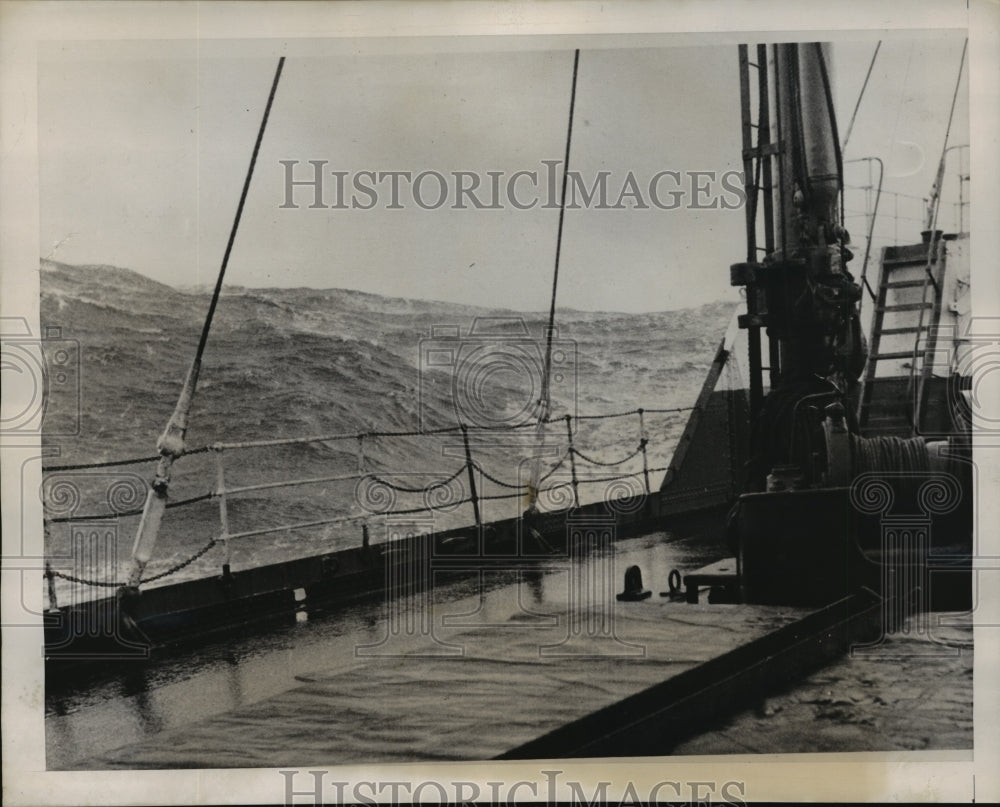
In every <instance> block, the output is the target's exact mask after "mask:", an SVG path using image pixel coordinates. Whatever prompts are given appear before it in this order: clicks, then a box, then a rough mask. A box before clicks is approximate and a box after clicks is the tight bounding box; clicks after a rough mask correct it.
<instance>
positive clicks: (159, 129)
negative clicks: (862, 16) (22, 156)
mask: <svg viewBox="0 0 1000 807" xmlns="http://www.w3.org/2000/svg"><path fill="white" fill-rule="evenodd" d="M873 37H874V38H873ZM876 39H877V35H872V34H869V35H867V36H866V38H864V39H857V38H855V39H853V40H851V39H848V40H844V39H843V38H839V39H838V40H837V42H836V44H835V46H834V49H833V53H834V57H833V59H834V63H833V73H834V81H835V88H836V104H837V112H838V117H839V119H840V127H841V134H842V135H843V133H844V132H845V130H846V127H847V122H848V120H849V118H850V115H851V111H852V109H853V107H854V104H855V101H856V100H857V97H858V92H859V90H860V88H861V84H862V82H863V80H864V75H865V71H866V70H867V67H868V63H869V60H870V58H871V54H872V51H873V49H874V46H875V41H876ZM702 41H704V38H702ZM962 41H963V40H962V37H961V35H960V34H958V33H955V32H932V33H929V34H927V35H924V36H914V35H912V34H908V35H906V36H898V35H897V36H894V37H891V38H889V39H887V40H886V41H885V42H884V43H883V45H882V48H881V51H880V53H879V57H878V61H877V62H876V67H875V70H874V72H873V74H872V79H871V82H870V84H869V87H868V90H867V92H866V95H865V97H864V100H863V102H862V106H861V110H860V113H859V116H858V121H857V123H856V124H855V127H854V130H853V133H852V135H851V140H850V143H849V145H848V148H847V153H846V154H845V159H851V158H852V157H860V156H867V155H878V156H881V157H882V158H883V159H884V160H886V167H887V176H886V180H885V188H886V190H887V191H898V192H901V193H905V194H911V195H914V196H926V195H927V193H928V192H929V189H930V186H931V183H932V181H933V177H934V173H935V170H936V167H937V160H938V157H939V154H940V150H941V146H942V142H943V138H944V132H945V125H946V122H947V116H948V106H949V103H950V100H951V95H952V91H953V89H954V82H955V78H956V75H957V71H958V66H959V58H960V54H961V50H962ZM576 44H580V45H581V47H582V53H581V57H580V67H579V77H578V85H577V97H576V110H575V115H574V129H573V140H572V151H571V156H570V167H571V169H573V170H575V171H579V172H580V174H581V177H583V178H584V180H585V181H586V182H587V183H588V184H590V183H591V182H592V181H593V180H594V178H595V177H596V176H597V174H598V172H599V171H602V170H603V171H609V172H611V174H610V176H609V178H608V188H609V197H610V201H611V202H612V203H613V202H614V201H615V200H617V198H618V196H619V193H620V191H621V189H622V187H623V184H624V183H625V181H626V178H627V175H628V173H629V172H631V173H632V174H633V175H634V176H635V177H636V178H637V180H638V185H639V187H640V189H641V191H642V193H643V195H644V196H647V197H648V182H649V181H650V179H651V178H652V177H653V176H654V175H655V174H657V172H660V171H679V172H690V171H715V172H717V173H718V174H720V175H721V174H723V173H724V172H726V171H736V170H740V169H741V167H742V165H741V162H740V141H739V85H738V80H737V78H738V74H737V55H736V48H735V47H734V46H732V45H725V46H721V45H718V46H712V45H698V46H691V47H664V48H641V49H631V50H630V49H620V48H616V49H605V48H601V47H600V46H599V45H600V43H597V42H593V41H590V40H585V41H582V42H579V43H577V42H570V41H567V43H566V47H565V49H552V48H551V47H547V49H545V50H536V49H532V48H531V46H530V45H525V44H524V40H519V41H518V43H517V44H514V41H513V40H512V41H510V42H505V43H503V44H500V45H498V44H497V43H496V41H495V40H484V41H483V42H482V44H476V45H475V47H473V46H471V45H470V43H469V42H468V41H465V42H461V41H459V40H454V39H441V40H435V41H429V40H424V41H422V42H419V43H416V44H411V45H410V46H407V45H406V43H400V42H399V41H396V42H393V43H392V48H393V50H390V49H389V47H388V46H386V45H385V44H383V43H380V42H378V41H375V42H372V41H366V42H364V43H360V42H350V41H343V40H340V41H324V42H316V41H312V42H309V41H306V42H296V43H293V44H288V43H281V42H267V41H262V42H209V41H200V42H199V41H188V42H176V41H166V42H157V41H145V42H142V43H128V42H108V43H55V44H49V45H46V46H45V47H43V48H42V51H41V54H40V61H39V153H40V158H39V160H40V166H39V171H40V191H41V244H40V249H41V255H42V257H51V258H53V259H55V260H60V261H65V262H68V263H106V264H113V265H117V266H124V267H128V268H130V269H134V270H136V271H138V272H141V273H143V274H145V275H148V276H150V277H153V278H156V279H158V280H162V281H164V282H167V283H171V284H174V285H192V284H199V283H200V284H208V283H212V282H214V279H215V276H216V273H217V271H218V267H219V263H220V261H221V258H222V254H223V251H224V247H225V242H226V239H227V237H228V234H229V228H230V226H231V223H232V218H233V214H234V212H235V208H236V203H237V200H238V198H239V192H240V188H241V186H242V182H243V178H244V174H245V171H246V167H247V163H248V161H249V156H250V152H251V149H252V146H253V141H254V138H255V136H256V132H257V127H258V125H259V122H260V117H261V114H262V111H263V107H264V103H265V101H266V98H267V92H268V89H269V87H270V83H271V80H272V77H273V73H274V68H275V66H276V62H277V57H278V56H279V55H281V54H284V55H286V56H287V62H286V64H285V68H284V72H283V75H282V78H281V83H280V85H279V88H278V92H277V96H276V99H275V102H274V107H273V110H272V113H271V119H270V122H269V125H268V129H267V132H266V135H265V138H264V143H263V146H262V149H261V152H260V156H259V159H258V164H257V171H256V174H255V177H254V181H253V185H252V188H251V191H250V195H249V198H248V200H247V205H246V210H245V213H244V217H243V222H242V225H241V229H240V232H239V234H238V236H237V240H236V245H235V248H234V251H233V255H232V258H231V262H230V267H229V273H228V275H227V283H229V284H231V285H246V286H312V287H324V288H328V287H343V288H351V289H360V290H363V291H368V292H374V293H378V294H387V295H394V296H403V297H417V298H430V299H444V300H452V301H457V302H464V303H472V304H481V305H494V306H504V307H509V308H513V309H517V310H540V309H544V308H547V305H548V295H549V291H550V285H551V273H552V267H553V259H554V255H555V241H556V229H557V219H558V211H557V210H555V209H542V208H541V207H540V204H541V203H542V202H544V201H545V196H546V189H545V187H544V185H545V170H546V169H545V166H544V165H543V164H542V161H543V160H561V159H562V157H563V152H564V149H565V139H566V124H567V116H568V110H569V99H570V86H571V77H572V63H573V52H572V47H573V46H574V45H576ZM400 50H401V51H402V52H400ZM407 51H409V52H407ZM967 93H968V82H967V79H963V83H962V89H961V92H960V95H959V102H958V106H957V108H956V113H955V122H954V124H953V129H952V136H951V140H950V142H951V143H953V144H957V143H966V142H968V95H967ZM282 160H298V161H299V162H300V165H299V166H297V167H296V169H295V170H296V178H300V179H301V178H307V177H309V176H311V172H312V168H311V167H310V166H309V165H308V161H310V160H322V161H326V163H327V164H326V166H325V170H326V171H332V170H339V171H346V172H348V179H347V182H348V188H347V190H348V191H349V192H350V190H351V189H350V182H351V181H352V177H353V175H354V174H356V173H357V172H361V171H376V172H379V171H381V172H385V171H409V172H411V173H412V174H413V175H416V174H419V173H420V172H424V171H436V172H439V173H440V174H442V175H444V176H445V177H446V179H448V181H449V183H450V185H451V187H449V189H448V197H447V199H446V203H445V204H444V206H443V207H441V208H439V209H437V210H428V209H423V208H421V207H420V206H418V205H417V204H415V203H414V201H413V197H412V193H411V192H409V191H408V190H407V186H405V185H404V187H403V191H402V192H401V194H400V203H401V205H402V209H387V206H388V204H389V198H388V197H389V194H388V190H389V185H388V183H387V182H383V183H381V184H379V185H378V186H377V189H378V192H379V201H378V203H377V204H376V205H375V207H374V208H373V209H371V210H359V209H346V210H345V209H329V208H323V209H310V208H309V207H308V205H309V204H310V203H312V202H313V200H314V197H313V195H312V191H311V189H309V188H298V189H296V190H295V195H294V201H295V202H297V203H298V204H299V207H298V209H283V208H282V204H283V202H284V201H285V194H286V187H285V172H286V170H287V169H286V167H285V166H283V165H282V163H281V161H282ZM848 168H849V173H848V182H851V183H855V184H860V183H861V182H862V181H863V180H864V179H866V175H865V174H864V172H863V171H864V169H862V168H861V167H853V168H852V167H850V166H849V167H848ZM522 170H523V171H537V172H539V174H540V179H539V181H540V184H541V185H542V187H541V189H540V190H539V191H538V192H535V193H534V194H532V192H531V191H530V188H529V185H528V184H527V181H526V180H522V182H521V184H520V185H519V186H518V188H519V198H520V200H521V201H522V202H525V201H530V200H531V199H533V198H538V200H539V205H537V206H536V207H534V208H533V209H530V210H516V209H512V208H511V207H510V206H509V205H506V204H505V209H501V210H476V209H472V208H471V207H470V208H469V209H463V210H455V209H452V208H451V205H452V204H453V203H454V202H455V191H454V179H452V178H451V173H452V172H455V171H469V172H474V173H475V174H477V175H478V176H480V177H481V178H482V179H483V181H484V183H485V182H486V181H487V179H488V177H487V172H490V171H493V172H502V179H501V183H502V184H501V186H500V187H501V189H502V188H503V187H505V184H506V182H507V181H508V179H509V178H510V177H511V176H512V175H513V174H514V173H515V172H517V171H522ZM956 171H957V164H956V165H955V167H954V168H951V169H949V173H948V180H947V183H948V184H950V188H949V187H947V185H946V196H947V197H948V199H949V200H951V199H954V198H956V195H957V183H956V180H955V173H956ZM684 182H686V180H684V179H682V183H684ZM672 183H673V179H672V177H668V178H667V180H665V181H664V183H663V184H661V185H660V186H659V187H660V188H661V189H663V190H664V191H669V190H672V189H675V188H676V187H677V186H676V185H675V184H672ZM709 186H710V193H721V188H720V187H719V186H718V185H712V184H711V182H710V181H709ZM422 189H423V190H424V197H425V202H426V201H427V198H428V197H429V199H430V203H433V202H434V201H435V197H437V196H438V186H437V184H436V182H433V181H432V182H427V183H425V184H424V185H422ZM680 189H681V190H682V191H684V193H685V196H684V199H683V201H684V204H682V206H681V207H680V208H679V209H674V210H662V209H657V208H656V207H655V206H652V205H651V207H650V209H645V210H642V209H626V210H620V209H619V210H608V209H577V210H568V211H567V213H566V218H565V232H564V240H563V253H562V264H561V270H560V272H561V274H560V288H559V303H560V304H561V305H565V306H572V307H575V308H582V309H599V310H621V311H648V310H662V309H669V308H676V307H681V306H687V305H694V304H698V303H701V302H706V301H709V300H713V299H718V298H720V297H724V296H729V295H732V293H733V292H732V291H731V290H730V289H729V287H728V274H729V273H728V266H729V264H730V263H733V262H735V261H739V260H742V259H743V258H744V257H745V255H744V251H745V246H744V218H743V216H744V214H743V211H742V210H739V209H730V210H726V209H722V207H721V206H720V208H718V209H702V210H692V209H687V207H688V205H687V203H688V202H690V201H691V199H692V191H691V189H690V186H689V185H684V184H682V186H681V188H680ZM479 195H480V198H485V199H486V200H487V201H489V194H488V193H484V191H483V190H482V189H480V191H479ZM666 195H667V194H666V193H664V196H666ZM336 197H337V194H336V186H335V183H334V180H333V179H332V178H329V179H328V180H327V182H326V184H325V187H324V200H323V201H324V202H325V203H326V204H334V203H335V202H336V201H337V199H336ZM352 198H360V200H361V201H362V202H363V203H368V202H369V201H370V199H369V197H367V196H361V197H357V194H354V196H353V197H352ZM726 198H727V199H728V200H730V201H731V200H732V198H733V197H732V195H731V194H729V195H728V196H727V197H726ZM703 199H704V197H703ZM348 201H350V199H348ZM646 201H647V202H649V201H650V200H649V199H648V198H647V199H646ZM882 205H883V207H882V210H883V212H886V213H888V212H889V211H891V209H892V201H891V197H883V202H882ZM848 208H849V212H851V211H857V212H861V211H863V209H864V198H863V196H862V195H861V194H856V195H855V196H854V197H849V198H848ZM899 212H900V214H901V215H903V216H907V217H913V218H915V217H917V216H919V214H920V205H919V202H916V201H913V200H910V201H907V200H906V199H905V198H903V199H901V200H900V207H899ZM941 217H942V218H941V221H942V224H943V225H944V228H945V229H952V227H953V225H952V221H953V212H952V209H951V207H950V206H946V207H945V208H942V213H941ZM848 225H849V228H850V229H851V230H852V234H855V235H861V233H862V231H863V230H864V222H863V220H862V219H859V218H853V219H851V220H849V221H848ZM898 229H899V232H900V237H901V240H903V241H910V240H916V239H917V238H918V237H919V236H918V235H917V233H918V231H919V229H920V227H919V223H918V222H917V221H914V220H912V218H906V219H901V220H900V221H899V222H898ZM892 233H893V223H892V220H891V218H886V219H883V221H882V224H881V227H880V234H881V235H883V236H886V237H891V236H892ZM855 240H856V241H857V240H859V239H857V238H856V239H855ZM858 263H860V258H859V261H858Z"/></svg>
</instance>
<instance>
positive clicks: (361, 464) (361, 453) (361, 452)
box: [358, 433, 365, 476]
mask: <svg viewBox="0 0 1000 807" xmlns="http://www.w3.org/2000/svg"><path fill="white" fill-rule="evenodd" d="M364 475H365V435H364V433H362V434H359V435H358V476H364Z"/></svg>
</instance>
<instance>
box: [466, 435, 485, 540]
mask: <svg viewBox="0 0 1000 807" xmlns="http://www.w3.org/2000/svg"><path fill="white" fill-rule="evenodd" d="M462 442H463V443H465V468H466V470H467V471H468V472H469V498H470V499H471V500H472V512H473V514H474V515H475V517H476V527H482V525H483V521H482V518H481V516H480V515H479V496H478V495H477V494H476V472H475V466H474V465H473V464H472V449H471V448H469V430H468V428H467V427H466V425H465V424H464V423H463V424H462Z"/></svg>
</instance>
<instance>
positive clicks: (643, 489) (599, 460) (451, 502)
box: [43, 406, 695, 607]
mask: <svg viewBox="0 0 1000 807" xmlns="http://www.w3.org/2000/svg"><path fill="white" fill-rule="evenodd" d="M694 408H695V407H692V406H683V407H670V408H638V409H632V410H628V411H624V412H613V413H608V414H566V415H561V416H558V417H551V418H547V419H545V420H544V421H543V423H542V425H543V427H544V426H550V425H557V424H560V423H561V424H562V425H563V426H564V430H565V435H566V437H565V441H564V442H565V450H564V451H562V452H561V454H560V455H559V456H557V457H555V458H554V459H555V461H554V463H553V464H552V465H551V467H549V468H548V470H546V471H545V472H544V473H540V474H539V476H538V479H537V482H535V483H534V487H535V488H536V489H535V490H534V491H532V490H531V489H532V487H533V484H532V483H531V482H520V481H518V482H512V481H509V480H505V479H503V478H501V477H500V476H499V475H497V474H495V473H492V472H491V471H490V470H488V469H487V468H486V464H485V462H483V461H482V459H481V458H477V457H476V456H475V455H474V451H473V448H472V444H471V443H470V440H469V436H470V435H476V434H491V433H493V434H495V433H497V432H512V431H527V430H531V429H534V430H537V429H538V427H539V422H538V421H537V420H533V421H530V422H524V423H518V424H511V425H500V426H463V425H456V426H447V427H442V428H437V429H422V430H410V431H386V430H382V431H364V432H351V433H333V434H319V435H311V436H300V437H287V438H276V439H268V440H244V441H235V442H216V443H211V444H208V445H203V446H199V447H195V448H192V449H190V450H187V451H185V452H184V455H183V457H187V456H193V455H200V454H211V455H212V456H213V457H214V465H215V484H214V486H213V489H212V490H210V491H208V492H206V493H202V494H198V495H194V496H189V497H186V498H180V499H174V500H171V501H169V502H168V503H167V508H168V509H176V508H185V507H190V506H192V505H195V504H198V503H202V502H206V501H211V500H215V501H217V502H218V505H219V512H218V519H219V530H218V532H217V534H216V535H215V536H214V537H212V538H211V539H210V540H209V541H208V542H207V543H206V544H205V545H204V546H202V547H200V548H199V549H198V550H197V551H196V552H194V553H192V554H191V555H189V556H187V557H185V558H184V559H183V560H181V561H179V562H177V563H175V564H173V565H172V566H170V568H168V569H166V570H164V571H161V572H159V573H158V574H155V575H152V576H149V577H146V578H144V579H143V580H142V583H144V584H148V583H152V582H154V581H157V580H161V579H163V578H165V577H168V576H170V575H173V574H175V573H177V572H179V571H181V570H182V569H184V568H186V567H188V566H190V565H191V564H192V563H194V562H195V561H197V560H198V559H200V558H201V557H202V556H203V555H205V554H206V553H208V552H209V551H210V550H212V549H214V548H215V547H217V546H221V547H222V550H223V561H222V563H223V568H224V570H228V569H229V565H230V562H231V560H232V547H231V542H233V541H241V540H246V539H251V538H256V537H260V536H264V535H273V534H276V533H288V532H296V531H302V530H308V529H312V528H317V527H336V526H348V525H352V524H355V525H356V524H366V522H367V521H369V520H371V519H372V518H373V517H374V516H408V515H415V514H420V513H433V512H435V511H438V510H441V511H444V512H454V511H455V510H456V509H457V508H458V507H461V506H464V505H471V506H472V515H473V522H474V523H475V525H476V526H477V527H481V526H482V524H483V520H482V516H481V509H480V503H481V502H484V501H502V500H511V499H518V498H520V499H523V500H525V501H526V502H529V501H533V500H534V501H537V500H540V499H545V498H546V494H548V497H549V498H551V499H552V500H553V501H555V502H556V505H557V506H556V507H555V508H554V509H557V510H558V509H562V506H570V507H579V506H580V504H581V494H580V487H581V486H582V485H592V484H605V485H608V484H609V483H616V482H621V481H622V480H641V482H637V483H636V484H634V485H631V486H620V487H619V489H618V490H617V491H616V492H617V493H618V494H619V495H623V494H624V495H625V496H626V497H627V496H628V494H631V495H633V496H635V497H643V496H648V495H649V494H650V493H651V492H652V487H651V482H650V478H651V476H652V475H654V474H659V473H665V472H666V470H667V466H662V467H650V464H649V450H650V439H649V430H648V429H647V417H648V416H650V415H680V414H684V413H687V412H690V411H691V410H692V409H694ZM629 417H636V418H637V426H638V429H637V432H636V434H637V438H638V439H637V441H636V442H635V443H632V444H631V445H630V446H629V447H628V449H627V450H626V451H625V453H624V454H623V455H621V456H619V457H617V458H614V459H605V458H603V456H602V457H598V456H595V453H596V451H607V450H608V448H610V447H611V446H607V445H604V446H600V447H596V448H590V447H588V448H587V449H586V450H584V449H581V448H580V447H578V445H577V441H578V439H579V433H580V425H581V423H584V422H590V421H604V420H613V419H622V418H629ZM449 434H452V435H456V436H458V435H460V436H461V437H462V438H463V446H464V461H462V462H461V464H460V465H459V466H458V467H457V468H456V469H455V470H454V471H453V472H451V473H450V474H442V473H434V474H433V475H430V474H428V475H426V476H432V478H431V481H429V482H428V483H427V484H423V485H418V486H413V485H405V484H400V483H399V482H397V481H393V476H394V472H393V471H392V470H391V469H382V468H372V467H369V460H370V458H366V455H365V445H366V443H367V442H371V441H372V440H375V439H382V438H425V437H431V436H442V435H449ZM348 441H354V442H355V443H356V447H357V470H356V471H354V472H349V473H348V472H340V473H336V474H324V475H319V476H308V477H301V478H294V479H281V480H275V481H267V482H256V483H253V484H242V485H233V486H230V485H228V484H227V482H226V471H227V467H226V466H227V459H228V458H232V457H233V455H234V454H239V453H240V452H244V451H249V450H256V449H268V448H275V447H281V446H289V445H303V444H321V443H334V442H348ZM157 459H158V456H155V455H154V456H147V457H132V458H125V459H121V460H107V461H100V462H91V463H76V464H64V465H52V466H48V467H46V468H43V475H45V476H46V477H47V479H48V480H53V478H54V475H56V474H68V473H69V472H71V471H90V470H93V469H101V468H113V467H127V466H131V465H139V464H144V463H150V462H155V461H156V460H157ZM550 459H552V458H550ZM639 460H641V467H635V469H634V470H626V469H625V466H626V465H627V464H628V463H630V462H633V461H635V464H636V466H638V465H640V463H639V462H638V461H639ZM238 461H239V460H238V459H237V460H236V462H238ZM578 463H579V464H580V465H581V466H586V467H589V468H591V469H593V470H595V471H596V473H597V474H599V475H593V476H589V475H587V474H581V473H580V472H579V471H580V467H579V466H578ZM600 469H607V470H606V472H604V473H601V470H600ZM611 469H614V470H613V471H612V470H611ZM559 470H564V472H565V471H568V474H569V479H568V481H567V480H566V479H564V478H563V479H556V480H554V481H553V477H554V476H555V474H556V473H557V472H558V471H559ZM463 474H465V475H466V476H465V479H466V480H467V484H468V490H465V488H464V483H463V485H460V486H456V487H457V489H458V490H460V491H462V492H463V493H465V494H466V495H464V496H458V497H456V496H454V495H453V488H452V487H451V485H452V483H453V482H455V481H456V480H462V479H463V476H462V475H463ZM477 478H478V479H479V481H480V484H477ZM484 480H485V482H487V483H489V484H490V485H492V486H495V487H497V488H500V489H502V490H504V491H508V492H502V493H493V492H491V493H484V492H483V491H482V490H480V489H479V488H480V486H481V483H482V482H483V481H484ZM61 481H63V482H64V483H65V481H66V480H65V479H64V480H61ZM352 481H353V482H355V483H357V484H358V485H361V484H362V483H365V482H367V483H368V484H369V485H371V486H373V487H374V488H376V490H374V491H369V498H370V497H371V495H372V494H373V493H374V495H375V498H378V497H379V495H380V494H381V495H382V496H383V498H384V499H386V500H391V502H392V506H390V507H388V508H385V509H384V510H382V511H373V510H368V511H366V512H364V513H362V514H358V515H338V516H336V517H330V518H320V519H310V520H305V521H295V522H289V523H283V524H278V525H267V526H262V527H259V528H255V529H249V530H232V529H231V527H230V518H229V515H230V514H229V500H230V499H231V498H233V497H238V496H241V495H246V494H250V493H257V492H260V491H276V490H283V489H285V490H287V489H291V488H301V487H306V486H310V485H322V484H330V483H336V482H352ZM546 483H549V484H548V486H546ZM56 484H58V483H56ZM356 491H357V488H356ZM386 491H388V492H390V494H391V495H389V496H385V495H384V494H385V492H386ZM606 492H607V490H606ZM395 493H404V494H417V495H420V496H421V497H422V502H421V503H420V504H419V505H418V506H415V507H395V495H394V494H395ZM532 493H534V496H533V497H532ZM144 496H145V491H143V492H142V496H139V495H137V494H133V495H132V497H131V500H130V501H131V502H132V503H134V504H135V505H136V506H133V507H120V506H118V507H116V506H115V500H114V497H113V496H112V495H108V497H107V499H108V501H107V504H108V506H109V508H110V509H109V510H107V511H104V512H92V513H83V514H77V513H76V512H75V509H76V507H75V506H74V507H73V508H72V511H69V512H67V508H66V506H65V500H66V496H65V495H60V491H59V490H58V489H57V488H56V487H55V485H51V486H48V487H47V486H46V485H45V484H44V483H43V515H44V522H45V528H46V531H47V532H48V531H49V530H50V529H51V527H52V526H54V525H58V524H70V525H74V524H78V523H80V524H83V523H86V522H100V521H105V522H106V521H108V520H117V519H119V518H128V517H134V516H140V515H141V514H142V512H143V507H142V506H141V502H142V498H144ZM78 503H79V502H78V501H77V503H76V504H77V505H78ZM119 504H120V502H119ZM367 535H368V533H367V528H365V530H364V536H365V537H364V542H365V544H367V541H368V537H367ZM45 574H46V577H47V579H48V583H49V600H50V607H55V592H54V585H53V583H54V579H55V578H60V579H62V580H65V581H68V582H72V583H77V584H82V585H87V586H95V587H117V586H119V585H120V583H119V582H118V581H116V580H109V579H96V578H94V577H84V576H81V575H72V574H68V573H66V572H62V571H57V570H55V569H53V568H52V566H51V564H50V563H49V562H46V572H45ZM113 574H114V573H113Z"/></svg>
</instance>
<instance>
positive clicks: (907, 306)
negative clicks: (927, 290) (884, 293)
mask: <svg viewBox="0 0 1000 807" xmlns="http://www.w3.org/2000/svg"><path fill="white" fill-rule="evenodd" d="M933 307H934V303H901V304H898V305H887V306H885V307H884V308H876V309H875V310H876V311H920V310H921V309H927V308H933Z"/></svg>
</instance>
